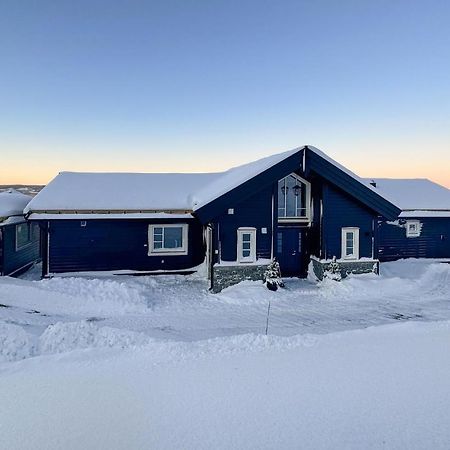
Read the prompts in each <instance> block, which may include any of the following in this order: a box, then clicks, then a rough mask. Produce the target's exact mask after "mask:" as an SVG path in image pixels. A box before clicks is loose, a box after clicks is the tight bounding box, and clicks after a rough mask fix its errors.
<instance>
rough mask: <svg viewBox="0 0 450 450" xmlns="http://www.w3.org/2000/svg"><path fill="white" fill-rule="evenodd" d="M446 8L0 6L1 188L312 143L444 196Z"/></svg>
mask: <svg viewBox="0 0 450 450" xmlns="http://www.w3.org/2000/svg"><path fill="white" fill-rule="evenodd" d="M449 23H450V2H448V1H395V0H389V1H374V0H371V1H363V0H362V1H337V0H336V1H261V0H260V1H245V0H241V1H232V0H231V1H214V0H212V1H200V0H184V1H171V0H168V1H148V0H147V1H114V0H111V1H97V0H89V1H84V0H81V1H80V0H77V1H74V0H71V1H65V0H58V1H54V0H52V1H45V0H40V1H31V0H24V1H17V0H2V1H1V3H0V155H1V159H0V184H12V183H30V184H31V183H46V182H47V181H49V180H50V179H51V178H53V177H54V176H55V175H56V174H57V172H59V171H61V170H74V171H139V172H166V171H171V172H199V171H218V170H223V169H226V168H229V167H231V166H235V165H238V164H241V163H244V162H247V161H251V160H254V159H257V158H260V157H263V156H266V155H269V154H272V153H278V152H281V151H284V150H289V149H291V148H294V147H297V146H300V145H303V144H311V145H314V146H316V147H318V148H320V149H321V150H323V151H325V152H326V153H328V154H329V155H330V156H331V157H333V158H335V159H336V160H338V161H339V162H341V163H342V164H344V165H345V166H347V167H348V168H349V169H351V170H353V171H355V172H356V173H357V174H359V175H361V176H364V177H370V176H374V177H375V176H377V177H396V178H400V177H414V178H416V177H417V178H430V179H432V180H434V181H437V182H439V183H441V184H443V185H445V186H447V187H450V26H449Z"/></svg>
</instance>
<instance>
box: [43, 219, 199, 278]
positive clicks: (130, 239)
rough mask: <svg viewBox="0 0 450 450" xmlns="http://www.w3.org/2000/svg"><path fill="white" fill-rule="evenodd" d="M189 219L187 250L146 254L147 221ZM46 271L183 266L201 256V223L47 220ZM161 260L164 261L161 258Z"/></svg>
mask: <svg viewBox="0 0 450 450" xmlns="http://www.w3.org/2000/svg"><path fill="white" fill-rule="evenodd" d="M154 223H189V234H188V254H187V255H178V256H177V255H173V256H172V255H169V256H166V255H164V256H163V255H161V256H148V246H147V245H148V225H149V224H154ZM49 241H50V245H49V272H50V273H61V272H79V271H95V270H136V271H152V270H174V271H176V270H183V269H189V268H191V267H194V266H197V265H198V264H200V263H202V262H203V260H204V257H205V246H204V239H203V227H202V225H201V224H200V223H199V222H198V221H197V220H195V219H191V220H189V219H187V220H186V219H183V220H180V219H178V220H176V219H172V220H152V221H149V220H123V219H120V220H104V219H100V220H87V221H86V226H85V227H81V226H80V220H53V221H51V222H50V237H49ZM163 261H164V262H163Z"/></svg>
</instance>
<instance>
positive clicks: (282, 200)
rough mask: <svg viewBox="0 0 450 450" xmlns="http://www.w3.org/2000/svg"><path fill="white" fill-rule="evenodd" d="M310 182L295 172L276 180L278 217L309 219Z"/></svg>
mask: <svg viewBox="0 0 450 450" xmlns="http://www.w3.org/2000/svg"><path fill="white" fill-rule="evenodd" d="M310 206H311V184H310V183H308V182H307V181H306V180H304V179H303V178H300V177H299V176H298V175H296V174H295V173H291V174H290V175H288V176H287V177H285V178H283V179H282V180H280V181H279V182H278V219H280V220H283V219H296V220H299V219H307V220H309V219H310Z"/></svg>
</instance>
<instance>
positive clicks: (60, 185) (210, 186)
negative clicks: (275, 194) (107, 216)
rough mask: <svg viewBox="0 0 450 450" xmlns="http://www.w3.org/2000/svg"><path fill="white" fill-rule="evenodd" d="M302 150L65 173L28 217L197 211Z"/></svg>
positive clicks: (28, 209) (34, 201) (30, 206)
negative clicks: (223, 165)
mask: <svg viewBox="0 0 450 450" xmlns="http://www.w3.org/2000/svg"><path fill="white" fill-rule="evenodd" d="M304 148H305V147H297V148H295V149H292V150H289V151H286V152H283V153H278V154H276V155H271V156H268V157H266V158H262V159H259V160H257V161H253V162H250V163H248V164H244V165H241V166H238V167H234V168H232V169H229V170H227V171H225V172H218V173H77V172H61V173H60V174H59V175H57V176H56V177H55V178H54V179H53V180H52V181H51V182H50V183H49V184H48V185H47V186H46V187H45V188H44V189H42V191H41V192H40V193H39V194H38V195H37V196H36V197H34V198H33V199H32V200H31V202H30V203H29V204H28V206H27V207H26V209H25V213H32V214H33V218H35V217H37V216H36V214H42V213H44V214H54V213H58V214H60V213H64V214H73V213H85V214H86V213H89V214H96V213H104V212H107V213H112V214H114V213H126V214H132V213H136V212H137V213H140V214H146V213H154V212H175V213H186V212H194V211H197V210H199V209H201V208H202V207H203V206H205V205H207V204H208V203H210V202H212V201H213V200H215V199H217V198H219V197H220V196H222V195H224V194H226V193H227V192H229V191H231V190H233V189H234V188H236V187H238V186H240V185H241V184H243V183H244V182H246V181H247V180H250V179H252V178H253V177H255V176H257V175H259V174H261V173H263V172H265V171H266V170H267V169H270V168H271V167H273V166H275V165H276V164H278V163H280V162H282V161H284V160H285V159H287V158H289V157H290V156H293V155H295V154H296V153H299V152H300V151H301V150H302V149H304ZM308 149H309V150H310V151H311V152H314V153H316V154H317V155H319V156H320V157H321V158H323V159H325V160H327V161H329V162H330V163H331V164H333V165H334V166H335V167H337V168H338V169H340V170H341V171H342V172H344V173H346V174H347V175H348V176H350V177H352V178H354V179H355V180H356V181H358V182H359V183H361V184H362V185H364V186H365V187H366V188H369V189H370V190H372V191H373V192H376V193H377V194H379V192H378V190H376V189H374V188H373V187H372V186H371V185H370V183H369V181H368V180H365V179H362V178H360V177H358V176H357V175H356V174H354V173H353V172H351V171H349V170H348V169H346V168H345V167H344V166H342V165H340V164H339V163H337V162H336V161H334V160H333V159H331V158H330V157H329V156H328V155H326V154H325V153H323V152H322V151H321V150H319V149H317V148H315V147H312V146H308ZM39 217H40V216H39ZM58 217H62V216H61V215H59V216H58Z"/></svg>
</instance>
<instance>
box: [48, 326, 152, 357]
mask: <svg viewBox="0 0 450 450" xmlns="http://www.w3.org/2000/svg"><path fill="white" fill-rule="evenodd" d="M150 341H151V339H150V338H149V337H148V336H147V335H146V334H144V333H136V332H133V331H127V330H118V329H115V328H111V327H98V326H97V325H95V324H94V323H90V322H72V323H62V322H59V323H56V324H55V325H50V326H49V327H48V328H47V329H46V330H45V331H44V333H43V334H42V336H40V338H39V352H40V353H63V352H70V351H72V350H80V349H87V348H99V347H100V348H101V347H109V348H121V349H123V348H130V347H135V346H140V345H144V344H148V343H149V342H150Z"/></svg>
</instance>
